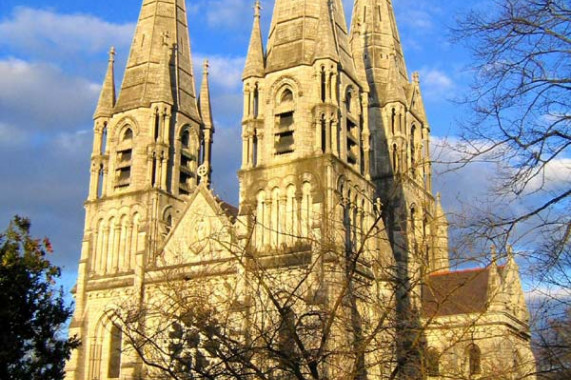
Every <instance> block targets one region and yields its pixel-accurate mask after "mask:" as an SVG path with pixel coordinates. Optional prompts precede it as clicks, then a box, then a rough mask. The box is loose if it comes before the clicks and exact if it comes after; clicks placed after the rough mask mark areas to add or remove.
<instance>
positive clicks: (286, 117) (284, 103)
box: [274, 88, 295, 155]
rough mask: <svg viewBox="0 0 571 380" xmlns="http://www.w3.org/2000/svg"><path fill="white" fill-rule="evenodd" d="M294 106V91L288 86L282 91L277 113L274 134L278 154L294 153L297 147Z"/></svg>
mask: <svg viewBox="0 0 571 380" xmlns="http://www.w3.org/2000/svg"><path fill="white" fill-rule="evenodd" d="M294 108H295V105H294V98H293V92H292V91H291V90H290V89H289V88H286V89H285V90H283V91H282V92H281V96H280V98H279V105H278V113H277V114H276V128H275V134H274V140H275V145H274V148H275V153H276V155H283V154H288V153H292V152H293V151H294V149H295V146H294V143H295V137H294V132H295V131H294Z"/></svg>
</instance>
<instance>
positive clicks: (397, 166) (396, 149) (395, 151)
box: [393, 144, 399, 174]
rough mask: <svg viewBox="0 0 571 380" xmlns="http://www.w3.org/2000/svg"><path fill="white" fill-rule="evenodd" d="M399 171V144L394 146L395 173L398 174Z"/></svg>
mask: <svg viewBox="0 0 571 380" xmlns="http://www.w3.org/2000/svg"><path fill="white" fill-rule="evenodd" d="M398 171H399V153H398V148H397V144H393V173H395V174H396V173H398Z"/></svg>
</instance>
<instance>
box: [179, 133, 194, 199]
mask: <svg viewBox="0 0 571 380" xmlns="http://www.w3.org/2000/svg"><path fill="white" fill-rule="evenodd" d="M195 144H196V141H194V139H193V138H192V136H191V133H190V129H189V128H188V127H185V128H183V130H182V132H181V134H180V164H179V194H180V195H189V194H190V192H191V187H192V185H193V181H194V180H195V173H196V169H197V168H198V164H197V159H198V157H196V156H195V154H196V152H195V149H193V148H194V146H193V145H195Z"/></svg>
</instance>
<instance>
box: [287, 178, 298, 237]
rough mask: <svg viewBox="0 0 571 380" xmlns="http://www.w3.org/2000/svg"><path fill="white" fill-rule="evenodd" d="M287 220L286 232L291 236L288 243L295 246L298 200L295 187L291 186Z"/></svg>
mask: <svg viewBox="0 0 571 380" xmlns="http://www.w3.org/2000/svg"><path fill="white" fill-rule="evenodd" d="M286 218H287V219H286V232H287V233H288V234H289V236H288V243H289V244H293V242H294V239H295V237H296V236H298V231H297V230H298V227H297V199H296V197H295V186H294V185H289V186H288V188H287V204H286Z"/></svg>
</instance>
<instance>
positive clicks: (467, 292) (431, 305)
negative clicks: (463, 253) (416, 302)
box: [422, 267, 503, 317]
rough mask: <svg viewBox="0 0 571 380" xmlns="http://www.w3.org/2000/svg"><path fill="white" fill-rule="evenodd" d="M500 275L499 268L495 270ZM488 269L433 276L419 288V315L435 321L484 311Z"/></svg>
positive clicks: (488, 275)
mask: <svg viewBox="0 0 571 380" xmlns="http://www.w3.org/2000/svg"><path fill="white" fill-rule="evenodd" d="M498 269H499V271H500V273H501V272H502V271H503V267H499V268H498ZM489 277H490V267H487V268H478V269H468V270H462V271H455V272H441V273H435V274H432V275H430V276H429V277H428V279H427V280H426V282H425V284H424V285H423V288H422V314H423V316H424V317H439V316H447V315H457V314H469V313H481V312H484V311H486V308H487V305H486V302H487V300H488V282H489Z"/></svg>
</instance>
